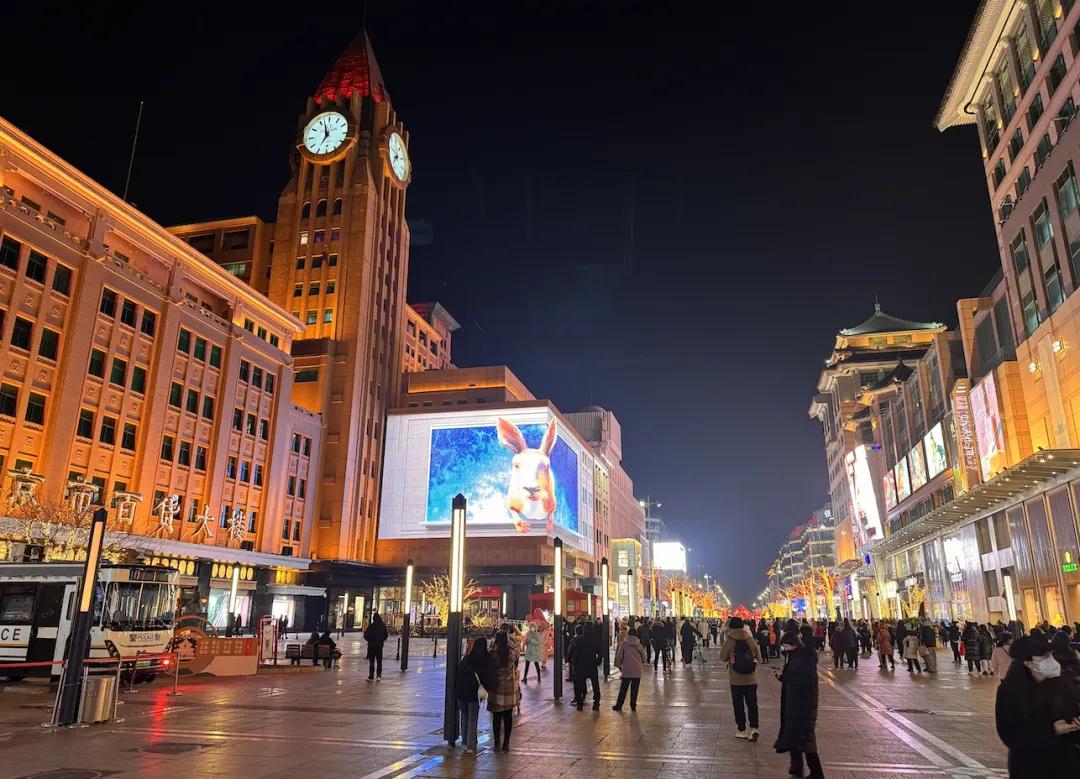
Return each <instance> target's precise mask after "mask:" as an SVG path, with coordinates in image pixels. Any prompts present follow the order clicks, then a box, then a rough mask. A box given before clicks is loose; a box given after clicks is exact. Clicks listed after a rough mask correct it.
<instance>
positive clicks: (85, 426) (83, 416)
mask: <svg viewBox="0 0 1080 779" xmlns="http://www.w3.org/2000/svg"><path fill="white" fill-rule="evenodd" d="M75 435H77V436H79V437H80V438H93V437H94V412H93V411H89V410H87V409H85V408H84V409H80V410H79V423H78V424H77V425H76V426H75Z"/></svg>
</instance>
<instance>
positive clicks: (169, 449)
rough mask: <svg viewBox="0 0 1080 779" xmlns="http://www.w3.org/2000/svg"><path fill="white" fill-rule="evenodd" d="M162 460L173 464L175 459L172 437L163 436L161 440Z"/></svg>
mask: <svg viewBox="0 0 1080 779" xmlns="http://www.w3.org/2000/svg"><path fill="white" fill-rule="evenodd" d="M161 459H162V460H168V461H169V462H172V459H173V439H172V436H171V435H167V436H162V438H161Z"/></svg>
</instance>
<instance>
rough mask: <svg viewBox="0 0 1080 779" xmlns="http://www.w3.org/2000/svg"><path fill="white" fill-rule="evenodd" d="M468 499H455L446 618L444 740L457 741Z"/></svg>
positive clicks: (451, 529)
mask: <svg viewBox="0 0 1080 779" xmlns="http://www.w3.org/2000/svg"><path fill="white" fill-rule="evenodd" d="M465 505H466V504H465V496H464V495H461V494H459V495H457V496H455V497H454V502H453V512H452V517H451V522H450V609H449V614H448V615H447V617H446V701H445V706H444V707H443V738H444V739H446V743H447V744H450V745H451V746H453V745H454V743H456V742H457V737H458V716H457V678H458V665H459V664H460V663H461V612H462V609H463V607H464V602H463V601H464V599H463V597H462V594H463V591H464V589H465Z"/></svg>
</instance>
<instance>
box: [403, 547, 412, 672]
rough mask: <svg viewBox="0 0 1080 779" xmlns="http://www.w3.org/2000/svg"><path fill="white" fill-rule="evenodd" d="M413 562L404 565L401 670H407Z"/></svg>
mask: <svg viewBox="0 0 1080 779" xmlns="http://www.w3.org/2000/svg"><path fill="white" fill-rule="evenodd" d="M412 588H413V561H412V558H411V557H410V558H409V559H408V561H407V562H406V563H405V614H404V616H402V618H401V670H402V671H407V670H409V634H410V633H412Z"/></svg>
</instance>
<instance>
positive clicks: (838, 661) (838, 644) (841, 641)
mask: <svg viewBox="0 0 1080 779" xmlns="http://www.w3.org/2000/svg"><path fill="white" fill-rule="evenodd" d="M850 627H851V626H850V625H848V623H847V620H844V625H843V627H840V626H837V627H836V628H835V629H834V630H833V631H832V636H831V637H830V639H829V648H830V649H831V650H832V655H833V668H837V669H838V668H843V667H844V664H845V663H848V662H849V660H848V649H849V648H850V647H849V644H848V630H849V629H850Z"/></svg>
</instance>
